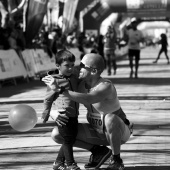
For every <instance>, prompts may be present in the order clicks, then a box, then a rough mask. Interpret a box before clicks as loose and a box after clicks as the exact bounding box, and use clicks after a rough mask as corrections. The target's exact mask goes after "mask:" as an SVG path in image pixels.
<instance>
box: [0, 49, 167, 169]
mask: <svg viewBox="0 0 170 170" xmlns="http://www.w3.org/2000/svg"><path fill="white" fill-rule="evenodd" d="M157 53H158V49H156V48H154V49H152V48H148V49H144V50H143V51H142V54H141V61H140V68H139V79H129V71H130V69H129V67H128V60H127V59H124V60H122V61H119V62H118V67H119V68H118V70H117V74H116V75H114V76H110V77H108V76H107V74H106V71H104V72H103V76H104V77H108V78H109V79H110V80H112V81H113V83H114V84H115V86H116V88H117V92H118V96H119V98H120V102H121V105H122V108H123V109H124V111H125V112H126V113H127V116H128V118H129V119H130V120H131V121H132V122H133V123H134V133H133V136H131V138H130V140H129V141H128V142H127V143H126V144H125V145H123V146H122V153H121V155H122V158H123V160H124V163H125V166H126V169H127V170H169V169H170V135H169V129H170V121H169V120H170V114H169V113H170V65H167V61H166V60H165V57H164V55H162V56H161V59H160V61H159V62H158V64H153V63H152V61H153V60H154V59H155V58H156V55H157ZM17 82H18V85H17V86H13V85H12V84H10V82H9V83H7V84H5V85H4V86H3V87H2V88H1V89H0V169H5V170H16V169H20V170H22V169H23V170H34V169H36V170H37V169H38V170H43V169H44V170H50V169H52V163H53V161H54V160H55V158H56V155H57V152H58V149H59V147H60V146H59V145H57V144H56V143H54V142H53V141H52V139H51V138H50V133H51V130H52V128H53V127H54V123H53V121H52V120H50V121H49V122H48V123H47V124H46V125H44V124H42V123H41V120H40V115H41V112H42V109H43V105H42V100H43V97H44V92H45V85H44V84H43V83H42V82H40V81H30V82H29V83H26V82H23V81H21V80H17ZM21 103H22V104H28V105H30V106H32V107H33V108H34V109H35V110H36V112H37V114H38V117H39V120H38V123H37V125H36V126H35V128H33V129H32V130H30V131H28V132H22V133H21V132H17V131H15V130H13V129H12V128H11V126H10V125H9V122H8V114H9V111H10V109H11V108H13V107H14V106H15V105H16V104H21ZM80 109H81V114H80V117H79V121H80V122H85V121H86V119H85V114H84V113H85V108H84V107H83V106H81V108H80ZM74 150H75V152H74V153H75V154H74V155H75V159H76V161H77V162H78V165H79V166H80V167H81V168H83V165H84V163H85V162H87V161H88V158H89V155H90V153H89V152H87V151H86V150H82V149H79V148H74ZM107 165H108V162H106V163H105V165H104V167H105V166H107Z"/></svg>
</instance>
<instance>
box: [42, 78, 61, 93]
mask: <svg viewBox="0 0 170 170" xmlns="http://www.w3.org/2000/svg"><path fill="white" fill-rule="evenodd" d="M42 81H43V82H44V83H45V84H46V85H48V86H49V87H50V88H51V90H54V91H56V92H59V91H60V87H59V86H58V85H57V83H56V81H55V78H54V77H52V76H50V75H48V76H45V77H43V78H42Z"/></svg>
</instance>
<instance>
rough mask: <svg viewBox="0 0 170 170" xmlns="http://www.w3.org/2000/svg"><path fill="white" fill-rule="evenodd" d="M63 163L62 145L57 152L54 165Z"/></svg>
mask: <svg viewBox="0 0 170 170" xmlns="http://www.w3.org/2000/svg"><path fill="white" fill-rule="evenodd" d="M64 162H65V156H64V151H63V145H61V147H60V150H59V152H58V156H57V158H56V163H64Z"/></svg>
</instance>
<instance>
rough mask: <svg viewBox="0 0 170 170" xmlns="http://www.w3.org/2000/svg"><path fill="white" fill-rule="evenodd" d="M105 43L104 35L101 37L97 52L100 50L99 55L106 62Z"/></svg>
mask: <svg viewBox="0 0 170 170" xmlns="http://www.w3.org/2000/svg"><path fill="white" fill-rule="evenodd" d="M103 41H104V36H103V35H99V38H98V46H97V50H98V52H99V54H100V55H101V56H102V57H103V59H104V60H105V58H104V42H103Z"/></svg>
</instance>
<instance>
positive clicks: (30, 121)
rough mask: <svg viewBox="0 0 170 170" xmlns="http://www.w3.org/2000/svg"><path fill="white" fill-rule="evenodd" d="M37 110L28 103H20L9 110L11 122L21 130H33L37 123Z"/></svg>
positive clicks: (16, 128) (15, 127)
mask: <svg viewBox="0 0 170 170" xmlns="http://www.w3.org/2000/svg"><path fill="white" fill-rule="evenodd" d="M37 120H38V117H37V113H36V111H35V110H34V109H33V108H32V107H31V106H28V105H24V104H19V105H16V106H15V107H13V108H12V109H11V110H10V112H9V124H10V125H11V127H12V128H13V129H15V130H17V131H19V132H25V131H29V130H31V129H32V128H33V127H34V126H35V125H36V123H37Z"/></svg>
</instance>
